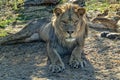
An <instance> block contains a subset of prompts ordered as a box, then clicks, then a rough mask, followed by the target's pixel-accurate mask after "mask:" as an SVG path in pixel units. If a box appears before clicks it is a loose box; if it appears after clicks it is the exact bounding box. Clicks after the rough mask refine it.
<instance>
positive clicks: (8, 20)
mask: <svg viewBox="0 0 120 80" xmlns="http://www.w3.org/2000/svg"><path fill="white" fill-rule="evenodd" d="M14 21H15V18H10V19H6V20H3V21H2V20H1V21H0V28H5V27H7V25H9V24H10V23H12V22H14Z"/></svg>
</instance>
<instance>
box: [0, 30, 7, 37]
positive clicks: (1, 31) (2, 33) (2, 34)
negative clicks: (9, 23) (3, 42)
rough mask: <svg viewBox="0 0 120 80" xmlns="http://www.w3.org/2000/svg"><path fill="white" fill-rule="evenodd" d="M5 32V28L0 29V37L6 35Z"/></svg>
mask: <svg viewBox="0 0 120 80" xmlns="http://www.w3.org/2000/svg"><path fill="white" fill-rule="evenodd" d="M7 35H8V34H7V32H6V31H5V30H2V29H0V37H4V36H7Z"/></svg>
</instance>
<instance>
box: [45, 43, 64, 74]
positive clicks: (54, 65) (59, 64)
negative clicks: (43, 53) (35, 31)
mask: <svg viewBox="0 0 120 80" xmlns="http://www.w3.org/2000/svg"><path fill="white" fill-rule="evenodd" d="M52 45H53V44H52V43H48V44H47V52H48V57H49V59H50V63H51V64H50V66H49V69H50V71H51V72H53V73H55V72H61V71H63V70H64V69H65V66H64V63H63V61H62V59H61V57H60V55H59V54H58V53H57V50H56V49H55V48H54V47H53V46H52Z"/></svg>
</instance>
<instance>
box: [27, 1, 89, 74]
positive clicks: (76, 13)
mask: <svg viewBox="0 0 120 80" xmlns="http://www.w3.org/2000/svg"><path fill="white" fill-rule="evenodd" d="M87 34H88V27H87V21H86V9H85V8H82V7H80V6H79V5H77V4H72V3H64V4H60V5H58V6H56V7H55V9H54V10H53V17H52V18H51V22H49V23H48V24H46V25H43V26H40V29H38V32H35V34H33V35H31V37H29V38H27V39H25V41H29V40H33V39H34V38H39V39H42V40H43V41H45V42H46V43H47V53H48V60H49V61H50V65H49V70H50V71H51V72H53V73H57V72H61V71H63V70H64V69H65V65H64V63H63V61H62V58H61V55H64V54H68V55H70V60H69V65H70V66H71V67H72V68H80V67H84V64H85V63H84V60H83V59H82V58H81V57H82V56H81V54H82V53H83V51H84V50H83V47H84V42H85V38H86V37H87Z"/></svg>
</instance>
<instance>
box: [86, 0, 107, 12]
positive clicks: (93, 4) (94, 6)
mask: <svg viewBox="0 0 120 80" xmlns="http://www.w3.org/2000/svg"><path fill="white" fill-rule="evenodd" d="M108 7H109V4H108V3H107V2H98V1H90V2H86V9H87V10H99V11H104V10H105V9H107V8H108Z"/></svg>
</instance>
